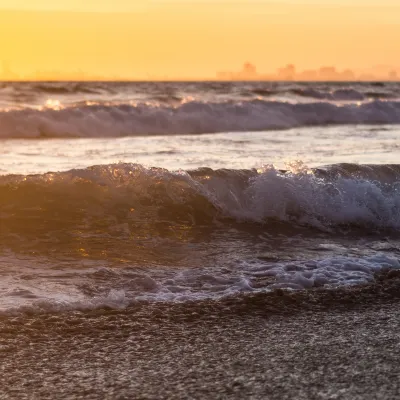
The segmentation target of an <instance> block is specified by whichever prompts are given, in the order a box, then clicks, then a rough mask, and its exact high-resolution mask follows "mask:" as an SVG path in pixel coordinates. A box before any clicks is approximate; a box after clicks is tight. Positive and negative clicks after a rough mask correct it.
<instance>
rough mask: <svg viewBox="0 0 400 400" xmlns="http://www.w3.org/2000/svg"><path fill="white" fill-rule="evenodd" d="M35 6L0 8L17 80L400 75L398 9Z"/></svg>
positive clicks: (340, 5)
mask: <svg viewBox="0 0 400 400" xmlns="http://www.w3.org/2000/svg"><path fill="white" fill-rule="evenodd" d="M32 3H33V2H32V1H31V0H29V1H28V0H25V1H24V0H0V49H1V52H0V61H1V60H3V61H6V63H7V64H9V66H10V68H11V69H12V70H13V71H15V72H16V73H18V74H19V75H27V74H32V73H34V72H35V71H36V70H42V71H43V70H45V71H52V70H57V71H61V72H62V71H66V72H67V71H77V70H81V71H84V72H86V73H87V74H89V75H101V76H104V77H109V76H118V77H121V78H132V79H134V78H138V79H145V78H148V77H154V76H158V77H161V76H168V77H169V78H179V77H185V78H212V77H214V76H215V72H216V71H218V70H238V69H240V68H241V65H242V64H243V62H244V61H250V62H252V63H254V64H255V65H257V67H258V70H259V71H262V72H270V71H273V70H275V69H276V68H278V67H280V66H282V65H285V64H287V63H289V62H290V63H294V64H295V65H296V66H297V68H298V69H308V68H318V67H319V66H321V65H334V66H336V67H338V68H347V67H349V68H352V69H368V68H370V67H373V66H376V65H389V66H393V67H400V60H399V54H400V1H398V0H382V1H377V0H369V1H368V0H363V1H361V0H354V1H352V2H351V4H349V3H350V1H344V0H336V1H333V0H327V1H323V0H320V1H318V0H308V1H307V0H304V1H302V2H301V1H299V0H286V1H282V0H276V1H267V0H247V1H245V0H236V1H229V0H215V1H207V0H197V1H189V0H187V1H184V0H177V1H166V0H159V1H155V0H147V1H146V0H141V1H132V0H130V1H128V0H113V1H111V0H96V1H94V0H86V1H85V2H83V1H81V0H58V1H57V2H55V1H54V0H51V1H50V0H42V1H39V0H37V1H35V2H34V3H35V5H34V6H32ZM53 3H56V4H57V5H56V6H54V4H53ZM83 3H84V4H85V5H84V6H81V5H80V4H83ZM28 5H29V6H28ZM33 8H35V10H33Z"/></svg>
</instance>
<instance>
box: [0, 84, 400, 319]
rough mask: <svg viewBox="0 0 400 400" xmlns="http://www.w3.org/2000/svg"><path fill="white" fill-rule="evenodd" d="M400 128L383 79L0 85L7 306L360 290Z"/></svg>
mask: <svg viewBox="0 0 400 400" xmlns="http://www.w3.org/2000/svg"><path fill="white" fill-rule="evenodd" d="M399 124H400V83H391V82H387V83H379V82H362V83H294V82H293V83H292V82H290V83H273V82H188V83H184V82H178V83H171V82H170V83H168V82H165V83H163V82H148V83H145V82H143V83H122V82H115V83H111V82H108V83H107V82H91V83H88V82H70V83H62V82H58V83H45V82H42V83H29V82H26V83H2V84H0V218H1V219H0V274H1V278H0V312H1V315H2V316H15V315H25V314H29V315H32V314H33V315H38V316H40V315H43V314H46V315H48V314H49V313H50V314H53V313H56V314H58V313H61V314H62V313H66V312H70V311H73V312H75V311H85V312H86V311H90V310H98V312H101V310H110V309H111V310H114V309H115V310H125V309H129V308H134V307H139V306H140V307H142V306H143V304H149V303H151V304H152V307H153V306H154V305H157V304H160V306H161V305H165V304H181V305H182V304H183V305H184V304H187V305H188V310H190V305H193V304H197V303H198V302H202V301H205V300H206V301H215V302H217V303H218V302H219V301H224V299H226V298H234V297H235V296H240V297H241V298H243V297H244V298H245V297H246V296H252V295H254V294H257V295H258V296H260V295H262V294H263V293H274V292H275V291H281V290H285V291H289V292H296V291H308V290H312V289H315V288H320V289H326V290H330V291H335V290H341V289H342V288H343V287H348V286H355V285H360V284H361V285H363V284H366V283H372V282H374V281H375V279H376V276H377V274H379V273H384V272H387V271H391V270H396V269H400V262H399V257H400V235H399V232H400V164H399V156H400V140H399V137H400V127H399ZM188 312H189V311H188Z"/></svg>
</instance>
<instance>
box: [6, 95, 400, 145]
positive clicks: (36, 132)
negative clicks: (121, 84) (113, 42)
mask: <svg viewBox="0 0 400 400" xmlns="http://www.w3.org/2000/svg"><path fill="white" fill-rule="evenodd" d="M346 96H347V95H346ZM49 105H50V106H51V107H53V108H56V109H53V108H46V107H45V108H41V109H26V108H25V109H20V110H8V111H1V112H0V138H57V137H120V136H135V135H173V134H201V133H215V132H234V131H240V132H241V131H260V130H269V129H289V128H294V127H302V126H316V125H332V124H398V123H400V102H398V101H380V100H374V101H371V102H367V103H361V104H344V105H340V104H333V103H329V102H314V103H306V104H292V103H287V102H279V101H263V100H251V101H245V102H216V103H212V102H199V101H190V102H187V103H183V104H179V105H177V106H174V105H153V104H147V103H146V104H145V103H143V104H112V103H97V104H89V103H87V104H81V103H77V104H75V105H72V106H63V105H61V104H59V103H54V104H53V103H49Z"/></svg>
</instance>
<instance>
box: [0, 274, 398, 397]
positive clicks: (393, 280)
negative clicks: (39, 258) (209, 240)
mask: <svg viewBox="0 0 400 400" xmlns="http://www.w3.org/2000/svg"><path fill="white" fill-rule="evenodd" d="M0 360H1V361H0V368H1V373H0V398H1V399H6V398H15V399H24V398H32V399H33V398H36V399H64V398H68V399H69V398H82V399H83V398H85V399H163V398H168V399H173V398H176V399H182V398H188V399H189V398H190V399H219V398H222V399H223V398H237V399H247V398H253V399H399V398H400V277H399V276H398V274H395V273H394V274H391V275H390V274H389V275H386V276H384V277H382V278H380V279H379V280H378V282H377V283H376V284H373V285H370V286H365V287H359V288H353V289H343V290H335V291H326V290H311V291H306V292H301V293H297V294H290V295H289V294H286V293H285V292H280V293H277V294H274V295H255V296H244V297H243V298H240V299H237V298H236V299H228V300H226V301H223V302H203V303H201V304H192V305H187V304H186V305H177V306H166V305H165V306H163V305H158V306H152V305H142V306H137V307H132V309H129V310H125V311H119V312H117V311H112V310H108V311H105V310H102V311H96V312H90V313H78V312H74V313H64V314H59V315H41V316H23V317H21V316H19V317H13V318H11V317H2V318H1V319H0Z"/></svg>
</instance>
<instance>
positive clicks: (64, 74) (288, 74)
mask: <svg viewBox="0 0 400 400" xmlns="http://www.w3.org/2000/svg"><path fill="white" fill-rule="evenodd" d="M399 77H400V68H395V67H391V66H376V67H373V68H370V69H366V70H364V71H353V70H351V69H348V68H347V69H343V70H339V69H337V68H335V67H333V66H321V67H318V68H315V69H308V70H297V68H296V66H295V65H294V64H287V65H286V66H284V67H280V68H278V69H277V70H276V71H275V72H270V73H264V72H259V71H258V69H257V66H256V65H255V64H253V63H250V62H246V63H244V64H243V66H242V69H241V70H239V71H219V72H217V73H216V74H215V75H211V76H204V77H186V78H185V77H182V78H174V77H171V76H167V75H164V76H154V75H148V76H146V77H135V76H129V75H127V76H124V75H120V76H118V75H107V74H105V75H96V74H90V73H85V72H84V71H82V70H79V69H78V70H76V71H56V70H54V71H40V70H38V71H35V72H34V73H32V74H26V75H20V74H18V73H17V72H15V71H14V70H13V69H12V66H11V65H10V63H9V62H8V61H2V63H1V64H0V80H1V81H46V80H55V81H62V80H65V81H74V80H83V81H85V80H88V81H93V80H105V81H108V80H111V81H113V80H116V81H117V80H128V81H129V80H132V81H135V80H138V81H143V80H159V81H160V80H217V81H238V80H239V81H246V80H248V81H252V80H254V81H257V80H258V81H360V80H361V81H371V80H384V81H398V80H399Z"/></svg>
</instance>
